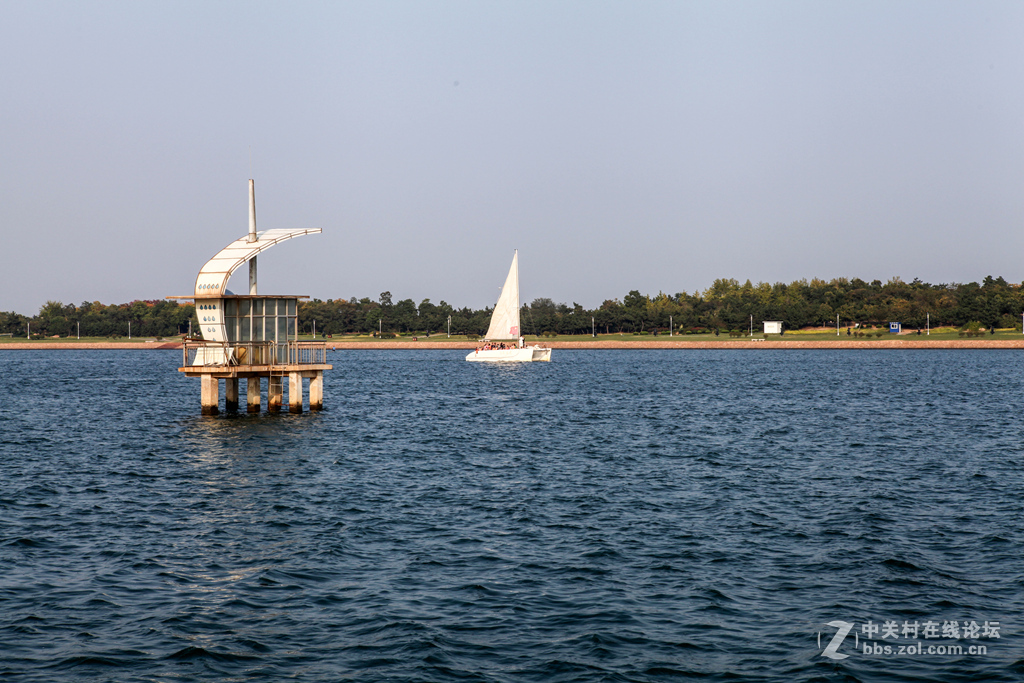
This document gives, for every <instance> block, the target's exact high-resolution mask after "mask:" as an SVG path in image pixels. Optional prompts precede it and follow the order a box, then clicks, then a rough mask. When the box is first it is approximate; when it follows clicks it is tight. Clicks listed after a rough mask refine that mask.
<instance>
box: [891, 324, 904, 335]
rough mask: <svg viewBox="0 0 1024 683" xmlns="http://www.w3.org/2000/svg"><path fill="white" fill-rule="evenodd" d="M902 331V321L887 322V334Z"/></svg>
mask: <svg viewBox="0 0 1024 683" xmlns="http://www.w3.org/2000/svg"><path fill="white" fill-rule="evenodd" d="M902 331H903V325H902V323H889V334H899V333H900V332H902Z"/></svg>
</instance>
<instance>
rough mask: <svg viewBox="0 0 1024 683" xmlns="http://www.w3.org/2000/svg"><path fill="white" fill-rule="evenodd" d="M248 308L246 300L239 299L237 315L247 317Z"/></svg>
mask: <svg viewBox="0 0 1024 683" xmlns="http://www.w3.org/2000/svg"><path fill="white" fill-rule="evenodd" d="M249 308H250V306H249V300H248V299H240V300H239V301H238V315H243V316H244V315H249Z"/></svg>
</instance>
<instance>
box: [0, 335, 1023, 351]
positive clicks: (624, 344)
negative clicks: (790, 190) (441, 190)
mask: <svg viewBox="0 0 1024 683" xmlns="http://www.w3.org/2000/svg"><path fill="white" fill-rule="evenodd" d="M540 345H541V346H545V347H549V348H552V349H638V350H639V349H683V350H685V349H750V350H762V351H763V350H766V349H1024V337H1022V338H1021V339H987V340H986V339H936V340H927V339H906V338H904V339H874V340H837V341H820V340H815V341H798V340H791V339H788V340H783V339H771V340H762V341H750V340H742V339H730V340H722V341H683V340H674V339H673V340H668V339H666V340H659V341H655V340H645V341H601V340H596V341H550V342H540ZM476 347H477V343H476V342H470V341H453V342H433V341H366V342H353V341H338V342H333V343H332V342H330V341H328V342H327V349H328V350H329V351H356V350H374V349H376V350H385V349H404V350H414V349H475V348H476ZM83 349H100V350H103V349H129V350H133V351H149V350H153V349H181V343H180V342H166V341H163V342H7V343H0V350H11V351H18V350H21V351H38V350H53V351H57V350H83Z"/></svg>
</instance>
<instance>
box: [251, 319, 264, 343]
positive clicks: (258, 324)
mask: <svg viewBox="0 0 1024 683" xmlns="http://www.w3.org/2000/svg"><path fill="white" fill-rule="evenodd" d="M252 340H253V341H263V316H259V317H258V318H257V317H253V319H252Z"/></svg>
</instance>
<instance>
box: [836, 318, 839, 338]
mask: <svg viewBox="0 0 1024 683" xmlns="http://www.w3.org/2000/svg"><path fill="white" fill-rule="evenodd" d="M836 336H837V337H838V336H839V314H838V313H837V314H836Z"/></svg>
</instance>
